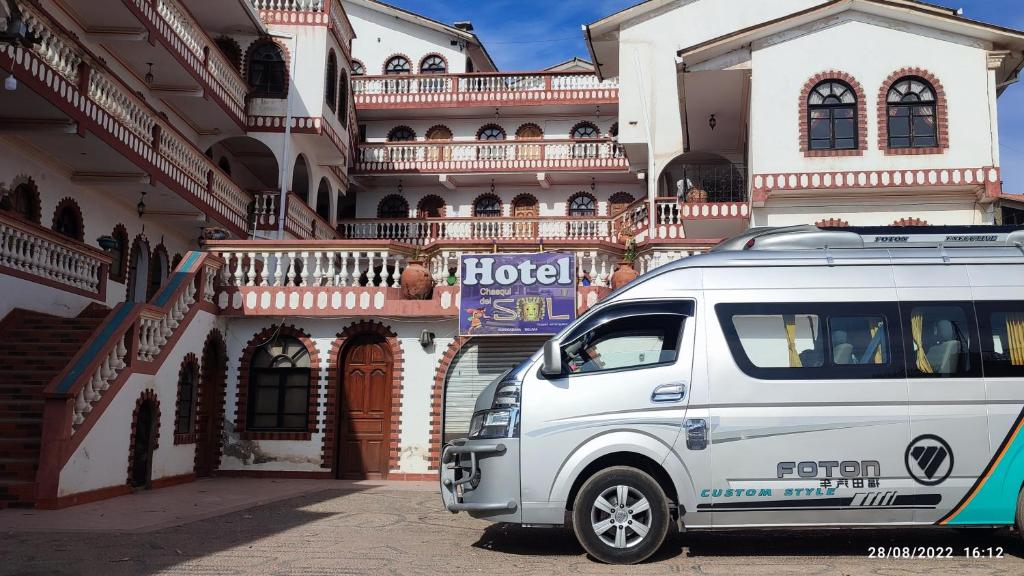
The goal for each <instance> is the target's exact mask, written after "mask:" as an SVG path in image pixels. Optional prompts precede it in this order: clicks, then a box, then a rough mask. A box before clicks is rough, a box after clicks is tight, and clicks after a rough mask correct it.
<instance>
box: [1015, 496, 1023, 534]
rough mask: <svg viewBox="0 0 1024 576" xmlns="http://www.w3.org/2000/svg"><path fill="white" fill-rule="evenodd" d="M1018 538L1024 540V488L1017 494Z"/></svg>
mask: <svg viewBox="0 0 1024 576" xmlns="http://www.w3.org/2000/svg"><path fill="white" fill-rule="evenodd" d="M1015 524H1016V525H1017V526H1016V528H1017V537H1018V538H1020V539H1022V540H1024V487H1022V488H1021V490H1020V492H1018V493H1017V521H1016V522H1015Z"/></svg>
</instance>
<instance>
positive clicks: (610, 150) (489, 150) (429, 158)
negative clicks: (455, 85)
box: [356, 139, 626, 172]
mask: <svg viewBox="0 0 1024 576" xmlns="http://www.w3.org/2000/svg"><path fill="white" fill-rule="evenodd" d="M356 158H357V168H358V169H359V170H364V171H370V172H373V171H388V170H393V169H398V170H407V169H411V168H412V167H414V166H415V167H416V168H419V169H425V170H431V169H434V170H447V169H470V168H480V167H488V166H492V165H493V164H494V163H495V162H499V163H509V164H508V165H509V166H510V167H513V168H515V167H529V168H539V169H544V168H551V169H558V168H572V167H593V166H606V167H622V168H625V167H626V160H625V154H624V152H623V149H622V148H621V147H620V146H618V145H617V144H615V143H614V142H613V141H611V140H605V139H600V140H592V141H585V140H584V141H580V140H577V141H555V142H533V143H523V142H513V141H503V142H447V143H436V142H423V143H414V144H413V143H410V144H405V143H386V144H385V143H380V144H374V143H370V144H360V145H359V147H358V150H357V156H356Z"/></svg>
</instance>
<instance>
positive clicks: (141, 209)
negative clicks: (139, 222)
mask: <svg viewBox="0 0 1024 576" xmlns="http://www.w3.org/2000/svg"><path fill="white" fill-rule="evenodd" d="M135 210H136V211H137V212H138V213H139V218H142V217H143V216H145V214H146V191H145V190H143V191H142V196H141V197H140V198H139V203H138V204H136V205H135Z"/></svg>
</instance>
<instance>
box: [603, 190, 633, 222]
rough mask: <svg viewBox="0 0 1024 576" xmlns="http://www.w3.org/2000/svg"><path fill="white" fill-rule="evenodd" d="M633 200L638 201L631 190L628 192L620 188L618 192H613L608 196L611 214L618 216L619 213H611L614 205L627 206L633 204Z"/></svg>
mask: <svg viewBox="0 0 1024 576" xmlns="http://www.w3.org/2000/svg"><path fill="white" fill-rule="evenodd" d="M633 202H636V196H633V195H632V194H630V193H629V192H626V191H624V190H619V191H618V192H616V193H614V194H612V195H611V196H609V197H608V211H609V215H610V216H617V214H612V213H611V210H612V207H613V206H623V207H626V206H629V205H630V204H632V203H633Z"/></svg>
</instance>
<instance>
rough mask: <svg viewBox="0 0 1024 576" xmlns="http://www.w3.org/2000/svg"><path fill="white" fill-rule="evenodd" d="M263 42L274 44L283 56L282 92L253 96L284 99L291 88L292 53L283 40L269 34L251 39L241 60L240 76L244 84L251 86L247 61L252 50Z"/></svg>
mask: <svg viewBox="0 0 1024 576" xmlns="http://www.w3.org/2000/svg"><path fill="white" fill-rule="evenodd" d="M264 44H275V45H277V47H278V48H279V49H280V50H281V55H282V57H283V58H284V93H283V94H281V95H278V96H255V97H256V98H275V99H285V98H287V97H288V93H289V91H290V90H291V85H292V81H291V80H292V68H291V65H292V53H291V50H289V49H288V46H286V45H285V44H284V43H283V42H281V41H279V40H277V39H276V38H272V37H270V36H264V37H260V38H257V39H256V40H253V41H252V43H250V44H249V46H248V47H247V48H246V49H245V60H243V61H242V78H244V79H245V82H246V84H248V85H249V88H250V89H251V88H252V84H251V83H250V78H249V62H250V59H251V57H252V53H253V50H255V49H256V48H259V47H260V46H262V45H264Z"/></svg>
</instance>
